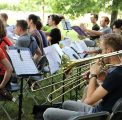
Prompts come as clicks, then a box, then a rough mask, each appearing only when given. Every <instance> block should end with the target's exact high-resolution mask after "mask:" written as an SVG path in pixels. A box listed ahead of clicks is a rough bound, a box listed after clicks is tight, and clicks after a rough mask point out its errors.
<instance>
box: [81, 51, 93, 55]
mask: <svg viewBox="0 0 122 120" xmlns="http://www.w3.org/2000/svg"><path fill="white" fill-rule="evenodd" d="M83 53H84V54H89V55H90V54H93V53H94V52H93V51H84V52H83Z"/></svg>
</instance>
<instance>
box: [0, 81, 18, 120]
mask: <svg viewBox="0 0 122 120" xmlns="http://www.w3.org/2000/svg"><path fill="white" fill-rule="evenodd" d="M6 89H7V90H8V91H10V92H12V93H13V92H17V91H19V89H20V86H19V85H18V84H15V83H10V85H9V86H8V87H7V88H6ZM0 102H1V103H0V108H1V109H2V110H3V111H4V113H5V114H6V116H7V118H8V120H13V118H12V117H11V116H10V114H9V113H8V111H7V109H6V107H5V105H6V104H7V103H8V102H9V103H10V102H11V103H12V102H13V103H16V105H18V104H17V102H16V98H14V101H9V100H6V99H5V98H4V97H3V96H0Z"/></svg>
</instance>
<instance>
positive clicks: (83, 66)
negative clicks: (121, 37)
mask: <svg viewBox="0 0 122 120" xmlns="http://www.w3.org/2000/svg"><path fill="white" fill-rule="evenodd" d="M121 54H122V50H120V51H116V52H112V53H108V54H100V55H96V56H93V57H89V58H83V59H80V60H75V61H71V62H69V64H68V65H67V67H65V68H64V71H63V72H61V73H60V75H61V74H62V75H63V74H67V71H69V70H71V69H73V70H77V69H78V68H79V69H80V70H79V71H78V72H77V73H73V74H72V75H69V76H68V77H67V78H65V79H64V80H61V81H58V82H54V83H51V84H50V85H47V86H44V87H40V88H38V89H34V85H35V84H37V83H41V82H43V81H45V80H47V78H45V79H44V80H40V81H36V82H35V83H33V84H32V87H31V89H32V91H39V90H42V89H46V88H48V87H51V86H54V91H53V92H51V93H49V94H48V96H47V100H48V101H49V102H53V101H55V100H57V99H59V98H60V97H62V96H63V95H65V94H67V93H68V92H70V91H71V90H73V89H75V88H77V87H78V86H81V85H84V84H85V83H86V80H83V77H82V74H81V73H83V72H84V71H86V70H88V69H89V63H91V61H92V60H96V59H100V60H101V59H103V58H109V57H112V56H119V55H121ZM120 61H121V59H120ZM92 63H94V62H93V61H92ZM79 65H80V66H79ZM56 76H59V74H56V75H52V76H50V77H49V78H52V77H56ZM57 85H61V86H60V87H59V88H57V89H55V86H57ZM70 86H72V87H70ZM64 88H65V89H67V88H70V89H68V90H66V91H65V92H64V93H62V94H60V95H59V96H56V97H55V98H53V99H52V96H53V95H54V94H55V93H57V92H59V91H60V90H62V89H64Z"/></svg>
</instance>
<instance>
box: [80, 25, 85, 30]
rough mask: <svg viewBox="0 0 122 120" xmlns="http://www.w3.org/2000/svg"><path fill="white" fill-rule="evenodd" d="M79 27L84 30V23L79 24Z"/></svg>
mask: <svg viewBox="0 0 122 120" xmlns="http://www.w3.org/2000/svg"><path fill="white" fill-rule="evenodd" d="M80 28H81V29H82V30H84V31H85V30H86V27H85V25H84V24H83V23H81V24H80Z"/></svg>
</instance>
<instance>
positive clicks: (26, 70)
mask: <svg viewBox="0 0 122 120" xmlns="http://www.w3.org/2000/svg"><path fill="white" fill-rule="evenodd" d="M7 53H8V56H9V58H10V60H11V63H12V66H13V69H14V71H15V73H16V75H17V76H19V77H21V86H20V95H19V111H18V120H21V115H22V100H23V78H25V77H29V76H34V75H39V72H38V69H37V68H36V65H35V63H34V61H33V60H32V56H31V53H30V50H29V49H28V48H22V47H9V48H8V50H7Z"/></svg>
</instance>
